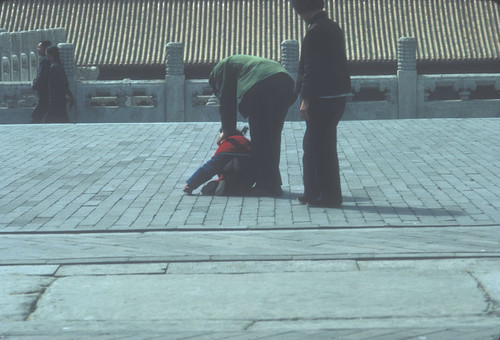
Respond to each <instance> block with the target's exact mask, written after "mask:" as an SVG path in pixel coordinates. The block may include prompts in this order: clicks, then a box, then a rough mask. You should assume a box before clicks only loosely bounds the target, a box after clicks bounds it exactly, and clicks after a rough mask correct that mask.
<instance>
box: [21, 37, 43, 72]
mask: <svg viewBox="0 0 500 340" xmlns="http://www.w3.org/2000/svg"><path fill="white" fill-rule="evenodd" d="M39 42H40V40H39V34H38V32H37V31H28V32H26V34H25V35H24V37H23V46H25V48H24V49H25V53H26V55H27V56H28V64H29V70H28V74H29V75H28V78H29V79H30V80H33V79H34V78H35V77H36V73H37V67H38V53H37V46H38V43H39Z"/></svg>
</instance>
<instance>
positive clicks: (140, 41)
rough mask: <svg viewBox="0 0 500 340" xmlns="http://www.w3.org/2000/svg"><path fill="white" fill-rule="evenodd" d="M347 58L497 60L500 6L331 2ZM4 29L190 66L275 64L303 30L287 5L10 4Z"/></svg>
mask: <svg viewBox="0 0 500 340" xmlns="http://www.w3.org/2000/svg"><path fill="white" fill-rule="evenodd" d="M325 2H326V10H327V11H328V12H329V14H330V16H331V17H332V18H333V19H334V20H336V21H337V22H339V24H340V25H341V27H343V29H344V31H345V33H346V41H347V54H348V58H349V59H350V60H352V61H380V60H383V61H388V60H391V61H392V60H395V59H396V56H397V39H398V38H399V37H401V36H412V37H415V38H416V39H417V44H418V47H417V56H418V58H419V59H425V60H444V61H449V60H495V59H499V58H500V30H498V27H500V6H498V5H497V4H495V2H494V1H491V0H432V1H428V0H327V1H325ZM0 9H1V12H0V27H4V28H6V29H7V30H8V31H21V30H33V29H38V28H53V27H65V28H66V30H67V40H68V41H69V42H73V43H74V44H75V55H76V58H77V60H76V62H77V64H78V65H80V66H85V65H99V66H102V65H141V64H162V63H164V61H165V45H166V44H167V43H168V42H171V41H180V42H183V43H184V44H185V50H184V56H185V61H186V62H187V63H194V64H198V63H213V62H216V61H217V60H220V59H221V58H224V57H226V56H228V55H232V54H237V53H245V54H254V55H259V56H263V57H267V58H271V59H275V60H279V59H280V55H279V53H280V52H279V51H280V43H281V41H282V40H285V39H296V40H298V41H300V40H301V38H302V37H303V35H304V32H305V29H306V26H305V24H304V23H303V22H302V21H301V20H300V18H299V17H298V16H297V15H296V14H295V13H294V12H293V9H292V8H291V6H290V3H289V1H286V0H128V1H122V0H81V1H74V0H39V1H32V0H16V1H6V2H3V3H2V4H1V5H0Z"/></svg>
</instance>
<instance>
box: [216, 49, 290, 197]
mask: <svg viewBox="0 0 500 340" xmlns="http://www.w3.org/2000/svg"><path fill="white" fill-rule="evenodd" d="M209 81H210V86H211V87H212V90H213V91H214V94H215V95H216V96H217V97H218V98H219V99H220V115H221V122H222V132H223V135H225V136H231V135H233V134H234V131H235V130H236V118H237V112H238V111H240V113H241V115H242V116H243V117H245V118H247V117H248V123H249V125H250V137H251V139H252V155H253V160H254V164H255V187H254V188H253V189H252V193H251V194H252V195H255V196H281V195H283V191H282V189H281V174H280V170H279V163H280V151H281V150H280V149H281V131H282V129H283V123H284V121H285V116H286V114H287V112H288V108H289V106H290V105H292V104H293V102H294V101H295V98H296V96H295V94H294V91H293V87H294V81H293V78H292V76H291V75H290V74H289V73H288V72H287V71H286V69H285V68H283V66H281V65H280V64H279V63H277V62H275V61H272V60H269V59H264V58H260V57H254V56H249V55H235V56H231V57H228V58H225V59H223V60H221V61H220V62H219V63H218V64H217V65H216V66H215V67H214V69H213V71H212V73H211V74H210V78H209Z"/></svg>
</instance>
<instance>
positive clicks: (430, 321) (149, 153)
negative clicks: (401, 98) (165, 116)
mask: <svg viewBox="0 0 500 340" xmlns="http://www.w3.org/2000/svg"><path fill="white" fill-rule="evenodd" d="M304 128H305V125H304V123H302V122H287V123H286V124H285V129H284V134H283V144H282V147H283V148H282V162H281V171H282V176H283V189H284V191H285V195H284V196H283V197H280V198H265V197H263V198H257V197H229V198H227V197H205V196H201V195H198V194H195V195H192V196H187V195H184V194H183V193H182V188H183V186H184V181H185V179H187V178H188V177H189V176H190V175H191V173H192V172H193V171H195V170H196V169H197V168H198V167H199V166H200V165H201V164H202V163H203V162H204V161H206V160H207V159H208V158H209V157H211V155H212V154H213V152H214V150H215V138H216V134H217V130H218V124H214V123H159V124H88V125H87V124H78V125H36V126H33V125H3V126H0V143H1V145H2V147H1V148H0V160H1V163H0V170H1V171H0V339H26V338H28V339H35V338H36V339H39V338H41V339H54V338H56V339H87V338H99V339H123V338H131V339H152V338H153V339H165V338H167V339H188V338H189V339H255V338H263V339H306V338H307V339H309V338H311V339H411V338H414V339H499V338H500V307H499V302H500V269H499V268H500V266H499V265H500V233H499V229H500V227H499V226H500V209H499V207H500V176H499V175H498V172H499V170H498V169H499V168H500V157H499V156H500V152H499V151H500V133H499V131H500V120H498V119H434V120H388V121H342V122H341V123H340V125H339V150H340V164H341V176H342V181H343V182H342V185H343V197H344V205H343V206H342V207H341V208H339V209H325V208H309V207H306V206H303V205H300V204H299V203H298V202H297V201H296V200H295V198H296V197H298V196H299V195H300V194H301V190H302V180H301V171H302V170H301V154H302V151H301V141H302V136H303V133H304Z"/></svg>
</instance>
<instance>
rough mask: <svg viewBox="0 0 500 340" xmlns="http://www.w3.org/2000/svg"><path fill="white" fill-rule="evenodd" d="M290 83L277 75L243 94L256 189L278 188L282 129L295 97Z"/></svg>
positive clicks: (272, 189) (279, 183) (279, 188)
mask: <svg viewBox="0 0 500 340" xmlns="http://www.w3.org/2000/svg"><path fill="white" fill-rule="evenodd" d="M293 86H294V85H293V80H292V79H291V78H290V77H289V76H284V75H277V76H273V77H270V78H268V79H266V80H264V81H261V82H260V83H258V84H256V85H255V86H254V88H252V90H251V91H250V92H249V93H248V94H247V95H246V96H245V104H244V107H245V111H246V112H247V114H248V123H249V125H250V137H251V140H252V156H253V159H254V164H255V187H256V188H259V189H263V190H268V191H271V192H275V191H279V190H281V174H280V169H279V165H280V153H281V131H282V130H283V124H284V122H285V117H286V114H287V113H288V107H289V106H290V104H291V101H292V99H293V98H294V94H293Z"/></svg>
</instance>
